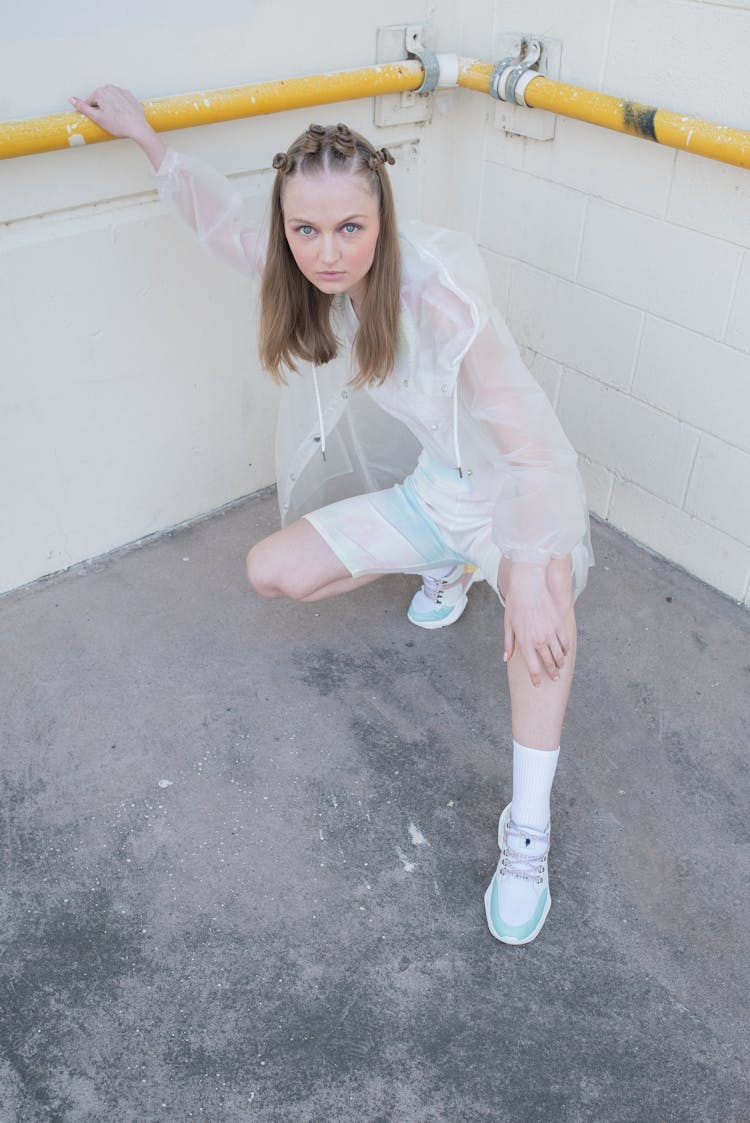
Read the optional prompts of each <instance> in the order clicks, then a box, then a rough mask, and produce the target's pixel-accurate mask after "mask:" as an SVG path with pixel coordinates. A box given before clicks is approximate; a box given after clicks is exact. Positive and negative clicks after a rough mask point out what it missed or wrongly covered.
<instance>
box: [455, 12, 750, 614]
mask: <svg viewBox="0 0 750 1123" xmlns="http://www.w3.org/2000/svg"><path fill="white" fill-rule="evenodd" d="M490 20H493V21H494V24H493V26H494V37H495V41H494V44H493V45H494V47H495V49H494V51H493V57H494V56H497V55H498V49H499V48H498V46H497V44H498V43H499V40H500V36H501V35H502V34H503V33H508V32H531V33H535V34H538V35H541V36H542V37H543V38H544V37H545V36H547V37H552V38H556V39H559V40H561V41H562V44H563V46H562V62H561V74H560V77H561V80H562V81H567V82H571V83H574V84H578V85H583V86H589V87H590V88H594V89H602V90H604V91H605V92H608V93H613V94H618V95H620V96H624V97H629V98H633V99H635V100H638V101H642V102H647V103H651V104H654V105H657V106H659V107H661V108H664V109H673V110H676V111H678V112H682V113H690V114H694V115H696V116H700V117H704V118H707V119H708V120H714V121H717V122H720V123H722V124H727V125H732V126H735V127H739V128H745V129H747V128H750V111H749V110H748V101H747V76H746V68H745V67H744V65H743V63H742V61H741V60H742V59H744V58H746V57H747V55H748V52H749V51H750V3H748V2H747V0H737V2H736V3H712V2H708V0H707V2H689V0H648V2H645V0H571V2H570V3H568V4H559V3H553V2H552V0H523V2H521V0H474V2H473V3H469V4H468V5H467V7H466V11H465V23H464V30H463V37H464V42H463V44H462V51H463V53H464V54H471V53H474V52H476V51H480V52H481V43H479V42H478V37H477V30H476V29H477V28H478V27H481V26H487V25H488V24H489V22H490ZM728 44H731V51H730V54H729V55H727V54H726V48H727V45H728ZM485 53H486V52H485ZM714 60H716V66H715V67H714V64H713V63H714ZM719 60H723V61H719ZM712 71H713V72H714V73H715V74H716V76H717V80H716V81H715V82H714V81H712V80H711V77H710V75H711V73H712ZM468 96H471V95H468ZM517 112H518V114H520V115H521V116H523V115H524V114H525V115H527V116H528V115H530V114H532V113H534V112H536V111H532V110H518V111H517ZM501 115H504V111H503V114H500V113H498V114H497V116H498V117H500V116H501ZM495 118H496V114H495V113H494V112H489V113H488V114H487V116H486V124H485V130H484V137H483V140H484V145H483V158H482V169H481V174H480V176H479V182H478V188H477V191H476V193H475V204H474V207H475V213H476V215H477V218H476V226H475V231H474V232H475V234H476V236H477V238H478V240H479V241H480V244H481V245H482V246H483V247H484V249H485V253H486V256H487V259H488V262H489V263H490V265H491V268H492V272H493V276H494V280H495V285H496V295H497V298H498V301H499V303H500V304H501V305H502V306H503V308H504V309H505V311H506V314H507V317H508V320H509V322H510V326H511V328H512V330H513V332H514V334H515V336H516V338H517V339H518V341H519V343H521V345H522V346H523V347H524V349H525V351H526V354H527V358H528V360H529V362H530V364H531V366H532V368H533V369H534V370H535V372H536V374H537V376H538V377H539V378H540V381H542V382H543V384H544V385H545V387H546V389H547V391H548V393H549V395H550V397H551V399H552V401H553V403H554V404H555V406H556V408H557V410H558V413H559V415H560V417H561V419H562V421H563V424H564V426H565V428H566V430H567V432H568V434H569V436H570V437H571V439H572V440H573V442H574V444H575V445H576V447H577V448H578V450H579V452H580V453H581V455H582V459H583V470H584V476H585V480H586V484H587V489H588V493H589V498H590V501H591V504H592V507H593V509H594V510H595V511H596V512H597V513H598V514H599V515H601V516H602V517H604V518H606V519H608V520H609V521H610V522H612V523H613V524H614V525H615V526H617V527H620V528H622V529H623V530H625V531H627V532H628V533H629V534H631V535H632V536H634V537H635V538H636V539H638V540H639V541H641V542H643V543H645V544H646V545H648V546H650V547H652V548H653V549H654V550H656V551H658V552H659V553H661V554H664V555H665V556H666V557H668V558H670V559H672V560H674V561H676V562H678V563H679V564H680V565H682V566H684V567H685V568H686V569H688V570H690V571H691V572H693V573H695V574H697V575H698V576H699V577H702V578H703V579H704V580H706V581H708V582H710V583H711V584H713V585H715V586H717V587H718V588H719V589H721V590H723V591H724V592H726V593H728V594H729V595H730V596H732V597H733V598H735V599H737V600H743V599H744V600H745V602H746V603H750V498H749V497H750V252H749V251H750V172H748V171H745V170H742V169H735V168H731V167H727V166H724V165H721V164H717V163H715V162H712V161H709V160H706V159H703V158H701V157H697V156H692V155H689V154H687V153H677V152H674V151H672V150H671V149H667V148H662V147H660V146H658V145H655V144H651V143H649V142H647V141H644V140H639V139H635V138H631V137H627V136H622V135H620V134H617V133H613V132H607V131H605V130H603V129H598V128H594V127H593V126H590V125H586V124H581V123H578V122H575V121H570V120H565V119H563V118H558V119H557V120H556V130H555V136H554V139H553V140H551V141H539V140H530V139H524V138H521V137H519V136H518V135H509V134H508V133H507V132H505V131H504V129H503V128H501V127H499V126H498V123H497V122H496V119H495ZM514 127H518V126H517V125H516V126H514ZM521 127H523V122H521Z"/></svg>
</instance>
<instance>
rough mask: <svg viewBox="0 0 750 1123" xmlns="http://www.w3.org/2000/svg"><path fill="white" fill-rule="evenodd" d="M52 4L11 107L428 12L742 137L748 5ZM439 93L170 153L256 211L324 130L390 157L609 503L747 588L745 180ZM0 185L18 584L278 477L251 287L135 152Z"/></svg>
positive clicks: (2, 58)
mask: <svg viewBox="0 0 750 1123" xmlns="http://www.w3.org/2000/svg"><path fill="white" fill-rule="evenodd" d="M47 8H48V11H47V12H43V11H41V12H40V9H39V6H38V5H37V6H35V8H34V11H33V17H32V15H31V14H30V13H29V14H28V15H26V14H24V13H23V12H22V11H20V10H19V9H16V11H15V12H14V13H12V14H11V16H10V21H6V26H5V28H4V32H5V34H4V38H3V41H2V43H0V68H2V70H3V71H4V74H5V75H6V81H5V82H4V88H5V90H6V91H7V92H6V93H4V94H3V95H0V116H2V117H4V118H15V117H22V116H34V115H37V114H42V113H48V112H55V111H58V110H59V111H63V110H65V109H67V97H68V95H69V94H70V93H79V94H86V93H88V92H89V91H90V90H91V89H93V88H94V87H95V86H96V85H98V84H99V83H101V82H105V81H112V82H116V83H120V84H123V85H128V86H130V87H131V88H133V89H134V90H135V92H136V93H137V94H138V95H139V96H140V97H152V96H159V95H162V94H167V93H177V92H180V91H189V90H194V89H200V88H211V87H219V86H224V85H231V84H235V83H242V82H246V81H252V80H259V81H260V80H269V79H273V78H278V77H282V76H285V75H293V74H303V73H311V72H315V71H318V70H325V69H333V68H335V69H338V68H341V67H344V66H357V65H364V64H367V63H369V62H371V61H372V60H373V58H374V52H375V40H376V28H377V27H378V26H382V25H385V24H395V23H400V22H409V23H417V22H423V21H425V20H426V19H429V21H430V23H431V24H432V25H433V26H434V27H435V29H436V32H437V46H438V48H439V49H440V50H445V51H453V50H456V51H460V52H461V53H462V54H465V55H471V56H475V57H482V58H491V57H495V56H496V55H497V53H498V45H499V43H500V38H501V36H502V35H503V34H504V33H507V32H512V31H531V32H535V33H539V34H541V35H542V36H545V35H546V36H551V37H554V38H557V39H560V40H561V41H562V44H563V48H562V73H561V77H562V78H563V80H567V81H572V82H576V83H579V84H582V85H589V86H591V87H594V88H603V89H605V90H607V91H610V92H613V93H619V94H623V95H625V96H629V97H633V98H635V99H637V100H640V101H646V102H648V101H651V102H653V103H655V104H658V105H660V106H663V107H665V108H674V109H677V110H679V111H682V112H693V113H695V114H697V115H700V116H704V117H707V118H710V119H715V120H718V121H720V122H723V123H727V124H732V125H737V126H740V127H748V125H750V120H748V118H747V111H746V97H745V86H746V82H745V77H744V67H743V65H742V63H741V61H740V60H742V59H743V58H744V57H745V56H746V55H747V47H748V46H750V3H749V2H748V0H743V2H740V0H737V3H733V4H729V3H726V4H724V3H709V2H705V3H704V2H692V0H649V2H648V3H646V2H643V0H571V2H570V3H569V4H567V5H560V4H557V3H555V4H553V3H552V2H551V0H524V2H523V3H521V2H520V0H466V2H465V3H464V4H463V5H462V6H461V7H460V9H459V7H458V6H456V5H453V4H450V3H449V2H448V0H437V2H436V3H428V0H419V2H418V3H417V4H415V5H412V6H411V7H410V8H409V9H408V10H406V11H405V10H404V9H403V6H402V5H400V4H396V2H395V0H383V2H382V3H381V4H380V5H379V6H378V7H377V9H375V8H372V9H371V10H370V9H368V10H362V9H354V10H353V9H352V7H351V5H348V4H346V3H344V2H343V0H321V2H320V3H319V4H316V5H302V4H300V5H297V4H295V5H293V6H290V5H278V4H271V3H270V2H266V0H255V2H254V3H253V2H247V0H244V2H243V3H242V4H240V3H239V2H238V0H217V3H215V4H214V5H212V6H211V7H210V9H206V8H205V6H204V5H200V4H198V2H197V0H187V2H185V0H181V3H180V4H179V5H178V4H177V3H176V2H173V3H171V4H170V3H166V4H160V5H151V4H147V3H146V2H145V0H137V2H135V3H133V4H131V5H129V6H128V7H127V9H123V11H124V12H126V14H125V15H122V16H116V15H115V16H113V15H111V14H110V13H109V12H106V11H104V10H103V9H102V8H101V6H100V5H94V4H91V3H89V2H87V0H72V2H71V4H69V5H67V6H66V7H65V8H60V7H59V6H53V5H52V4H48V5H47ZM292 8H293V17H294V18H293V21H292V22H290V11H291V10H292ZM42 29H43V30H42ZM332 29H339V31H337V33H336V34H335V35H334V34H332ZM728 44H732V51H731V54H730V53H728V48H727V45H728ZM707 59H708V60H713V59H716V60H721V61H720V62H718V63H717V68H719V69H720V73H721V81H720V82H717V83H716V84H715V86H712V85H711V83H710V82H709V81H708V80H707V79H706V78H705V74H706V69H707V68H706V60H707ZM732 59H736V60H737V62H736V64H734V63H733V62H732ZM709 69H710V68H709ZM435 102H436V104H435V107H434V114H433V120H432V123H431V124H430V125H429V126H426V127H423V126H419V125H412V126H408V125H403V126H400V127H391V128H387V129H376V128H375V127H374V125H373V123H372V121H373V106H372V102H371V101H364V102H358V103H351V104H349V105H346V106H330V107H327V108H321V109H318V110H313V111H304V112H297V113H288V114H284V115H281V116H275V117H267V118H257V119H254V120H251V121H245V122H233V123H227V124H223V125H214V126H209V127H204V128H198V129H193V130H189V131H185V132H182V133H176V134H172V135H171V136H169V137H168V138H167V139H168V140H169V141H171V143H173V144H175V145H176V146H179V147H180V148H182V149H183V150H185V151H190V152H194V153H197V154H199V155H201V156H203V157H205V158H206V159H208V160H210V161H211V162H213V163H214V164H215V165H216V166H218V167H219V168H220V169H222V170H223V171H225V172H226V173H228V174H229V175H231V176H232V177H233V178H234V179H235V182H236V184H237V186H238V187H239V189H240V190H241V191H242V193H243V194H244V195H245V196H246V197H247V200H248V209H249V212H250V213H254V214H255V215H256V216H257V215H259V214H260V213H261V212H262V209H263V207H264V205H265V198H266V194H267V189H268V183H269V174H268V167H269V163H270V159H271V157H272V155H273V153H274V152H275V151H277V150H278V149H279V148H280V147H284V146H285V145H286V144H287V143H288V141H289V139H290V138H291V137H293V136H294V135H295V134H296V133H297V132H298V131H300V130H301V128H303V127H304V126H305V125H306V124H307V123H308V122H309V121H310V120H313V119H317V120H322V121H336V120H341V119H345V120H347V121H348V122H349V123H350V124H351V125H352V126H353V127H355V128H359V129H361V130H362V131H364V132H366V133H368V134H369V135H371V136H373V137H377V138H378V139H379V140H382V142H383V143H387V144H389V145H390V146H391V147H393V148H394V149H395V150H397V154H398V155H399V157H400V159H399V162H398V164H397V168H396V172H395V185H396V190H397V195H398V196H399V200H400V206H401V211H402V213H405V214H414V215H417V216H421V217H423V218H425V219H427V220H428V221H435V222H442V223H445V224H448V225H453V226H456V227H460V228H463V229H467V230H470V231H471V232H472V233H473V234H474V235H475V236H476V237H477V238H478V240H479V242H480V244H481V245H482V246H483V249H484V252H485V256H486V259H487V262H488V265H489V267H490V272H491V275H492V278H493V283H494V285H495V291H496V296H497V299H498V303H499V304H500V305H501V307H502V308H503V309H504V310H505V312H506V314H507V316H508V319H509V322H510V324H511V327H512V329H513V331H514V333H515V335H516V337H517V338H518V340H519V342H520V343H521V345H522V347H523V348H524V350H525V352H526V355H527V358H528V360H529V362H530V364H531V366H532V368H533V369H534V371H535V373H536V374H537V377H538V378H539V379H540V381H541V382H542V383H543V385H544V386H545V388H546V389H547V391H548V393H549V394H550V397H551V398H552V400H553V402H554V404H555V406H556V408H557V409H558V411H559V413H560V416H561V417H562V419H563V422H564V424H565V427H566V429H567V431H568V432H569V434H570V436H571V438H572V439H573V441H574V443H575V444H576V446H577V447H578V449H579V451H580V453H581V454H582V457H583V467H584V474H585V478H586V483H587V487H588V490H589V496H590V500H591V503H592V507H593V509H594V510H595V511H596V512H597V513H599V514H600V515H602V516H603V517H604V518H607V519H609V520H610V521H612V522H613V523H614V524H615V525H616V526H619V527H621V528H623V529H624V530H626V531H627V532H628V533H630V534H632V535H633V536H635V537H636V538H637V539H639V540H640V541H642V542H644V543H646V544H647V545H649V546H651V547H652V548H654V549H655V550H657V551H659V552H660V553H662V554H664V555H665V556H667V557H668V558H671V559H673V560H674V561H676V562H678V563H679V564H681V565H683V566H685V567H686V568H687V569H689V570H691V571H692V572H694V573H696V574H697V575H698V576H700V577H702V578H703V579H705V580H706V581H708V582H710V583H712V584H714V585H716V586H717V587H718V588H720V589H722V590H724V591H725V592H727V593H728V594H729V595H731V596H732V597H734V598H736V599H738V600H741V599H745V600H746V601H747V602H748V603H750V517H749V510H750V504H749V503H748V500H747V495H748V494H749V493H750V487H749V486H748V485H750V425H748V423H747V417H748V406H749V405H750V327H748V324H750V316H749V315H748V312H750V253H749V252H748V250H750V217H748V216H750V206H748V203H750V172H746V171H741V170H736V169H732V168H727V167H724V166H722V165H718V164H714V163H712V162H710V161H707V160H704V159H701V158H699V157H693V156H689V155H687V154H683V153H680V154H677V153H675V152H673V151H672V150H669V149H665V148H661V147H659V146H657V145H653V144H649V143H648V142H646V141H641V140H637V139H634V138H630V137H624V136H620V135H618V134H614V133H608V132H606V131H604V130H601V129H596V128H594V127H593V126H588V125H584V124H579V123H575V122H571V121H565V120H564V119H562V118H559V119H557V122H556V132H555V137H554V139H553V140H552V141H532V140H525V139H521V138H519V137H517V136H512V135H508V134H507V133H506V132H505V131H504V130H503V129H502V128H500V127H497V125H496V116H497V114H496V110H495V107H494V105H493V104H492V103H490V102H489V100H488V99H486V98H483V97H482V96H480V95H478V94H472V93H469V92H465V91H461V92H458V91H456V92H451V93H441V94H439V95H438V96H437V97H436V99H435ZM519 112H521V113H523V112H524V111H519ZM528 112H531V111H528ZM0 174H1V175H2V193H1V195H0V223H2V224H4V225H1V226H0V307H2V309H3V313H2V315H3V338H4V347H3V363H2V409H1V410H0V511H2V516H3V535H2V538H0V591H2V590H4V589H8V588H12V587H14V586H16V585H19V584H22V583H24V582H27V581H30V580H32V579H34V578H35V577H38V576H40V575H43V574H46V573H50V572H54V571H56V570H58V569H61V568H64V567H66V566H68V565H70V564H72V563H74V562H76V561H79V560H81V559H84V558H87V557H91V556H94V555H96V554H100V553H102V552H104V551H106V550H109V549H111V548H113V547H116V546H118V545H122V544H124V543H126V542H128V541H132V540H135V539H138V538H139V537H142V536H144V535H146V534H149V533H151V532H153V531H158V530H162V529H165V528H167V527H169V526H172V525H175V524H177V523H179V522H180V521H182V520H185V519H188V518H191V517H193V516H195V515H197V514H200V513H202V512H205V511H209V510H211V509H213V508H215V507H218V506H220V505H221V504H223V503H226V502H228V501H230V500H231V499H233V498H236V497H238V496H240V495H243V494H246V493H248V492H252V491H253V490H256V489H257V488H259V487H262V486H263V485H265V484H268V483H270V482H272V479H273V467H272V448H271V445H272V430H273V413H274V405H275V399H274V390H273V387H272V386H271V385H270V383H269V382H268V380H267V379H266V378H265V376H264V375H263V374H262V372H261V371H260V369H259V367H258V362H257V358H256V337H255V324H254V313H253V300H252V294H251V292H250V289H249V286H248V285H247V283H246V282H245V280H244V279H243V278H242V277H240V276H235V275H234V274H232V273H231V272H230V271H228V270H226V269H224V268H222V267H221V266H219V265H217V264H215V263H213V262H212V261H210V260H209V259H207V258H206V257H204V255H203V253H202V251H201V250H200V249H199V248H198V247H196V246H195V245H193V244H192V243H191V242H190V241H189V240H188V239H187V238H186V237H185V235H184V234H183V233H182V231H180V230H179V229H177V228H176V227H175V226H174V225H173V224H172V222H171V221H170V220H169V219H168V218H167V217H165V216H164V215H163V214H162V212H161V209H160V207H159V205H158V203H157V201H156V199H155V195H154V192H153V188H152V183H151V177H150V173H149V169H148V165H147V164H146V162H145V161H144V159H143V157H142V156H141V155H140V153H139V152H138V151H137V150H136V149H135V148H134V147H133V146H132V145H131V144H130V143H129V142H126V141H117V142H112V143H109V144H105V145H98V146H95V147H92V148H90V149H76V150H75V151H70V152H57V153H48V154H44V155H39V156H34V157H24V158H22V159H17V160H11V161H5V162H4V163H3V164H2V165H0Z"/></svg>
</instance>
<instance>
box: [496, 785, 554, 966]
mask: <svg viewBox="0 0 750 1123" xmlns="http://www.w3.org/2000/svg"><path fill="white" fill-rule="evenodd" d="M549 836H550V830H549V825H548V826H547V829H546V831H537V830H533V829H532V828H531V827H522V826H520V825H519V824H517V823H514V822H513V820H512V819H511V817H510V804H508V806H507V807H506V808H505V810H504V811H503V813H502V815H501V816H500V822H499V824H498V828H497V842H498V846H499V847H500V861H499V862H498V864H497V869H496V870H495V873H494V875H493V878H492V881H491V882H490V884H489V887H488V889H487V892H486V893H485V895H484V909H485V912H486V914H487V924H488V925H489V929H490V932H491V933H492V935H493V936H494V937H495V939H497V940H502V942H503V943H504V944H528V943H530V942H531V940H533V939H534V937H535V936H537V935H538V934H539V932H540V931H541V929H542V925H543V924H544V922H545V920H546V919H547V913H548V912H549V907H550V905H551V903H552V900H551V898H550V895H549V880H548V876H547V856H548V854H549Z"/></svg>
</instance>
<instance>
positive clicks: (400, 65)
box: [0, 59, 750, 168]
mask: <svg viewBox="0 0 750 1123" xmlns="http://www.w3.org/2000/svg"><path fill="white" fill-rule="evenodd" d="M492 72H493V65H492V63H486V62H481V61H478V60H476V59H460V60H459V75H458V85H459V86H461V87H463V88H464V89H469V90H476V91H478V92H479V93H489V86H490V77H491V75H492ZM423 77H424V71H423V68H422V65H421V63H420V62H417V61H416V60H413V59H412V60H409V61H404V62H395V63H382V64H381V65H379V66H367V67H362V68H361V69H359V70H342V71H338V72H335V73H331V74H317V75H312V76H309V77H303V78H288V79H284V80H281V81H277V82H261V83H257V84H255V85H250V86H235V87H231V88H229V89H223V90H208V91H206V92H203V93H194V94H182V95H179V96H176V97H165V98H154V99H152V100H149V101H145V102H144V103H143V106H144V109H145V111H146V116H147V118H148V120H149V121H150V123H151V124H152V125H153V127H154V128H155V129H156V130H157V132H164V131H167V130H170V129H185V128H189V127H191V126H193V125H207V124H213V123H214V122H216V121H233V120H236V119H238V118H241V117H256V116H260V115H261V114H264V113H278V112H281V111H282V110H288V109H302V108H305V107H309V106H313V105H325V104H332V103H335V102H339V101H352V100H354V99H357V98H365V97H377V96H378V95H380V94H392V93H399V92H404V91H407V90H416V89H418V88H419V87H420V85H421V84H422V80H423ZM524 98H525V101H526V104H527V105H528V106H530V107H533V108H535V109H547V110H549V111H550V112H552V113H557V114H559V115H561V116H564V117H574V118H575V119H576V120H579V121H588V122H590V123H591V124H595V125H601V126H603V127H604V128H607V129H615V130H616V131H618V132H624V133H630V134H632V135H634V136H640V137H645V138H646V139H648V140H654V141H656V142H657V143H659V144H665V145H669V146H670V147H672V148H680V149H683V150H684V151H686V152H694V153H696V154H698V155H700V156H708V157H710V158H712V159H714V160H720V161H722V162H723V163H725V164H734V165H736V166H737V167H742V168H750V133H748V132H744V131H743V130H741V129H731V128H728V127H727V126H725V125H715V124H712V123H711V122H709V121H703V120H701V119H700V118H699V117H687V116H683V115H682V114H679V113H671V112H669V111H668V110H665V109H657V108H655V107H654V106H650V105H641V104H640V103H639V102H633V101H627V100H625V99H624V98H618V97H613V96H612V95H610V94H601V93H597V92H596V91H595V90H586V89H583V88H582V87H580V86H570V85H566V84H565V83H563V82H553V81H552V80H551V79H549V78H545V77H543V76H542V75H539V76H537V77H535V78H532V79H531V81H530V82H529V83H528V85H527V86H526V89H525V91H524ZM111 139H112V137H111V136H110V135H109V133H106V132H104V130H103V129H100V128H99V126H98V125H95V124H94V123H93V121H90V120H89V119H88V118H87V117H84V116H83V115H82V114H80V113H74V112H70V113H57V114H54V115H52V116H48V117H36V118H30V119H28V120H22V121H6V122H4V123H0V159H5V158H7V157H10V156H28V155H31V154H33V153H35V152H49V151H53V150H54V149H59V148H68V147H74V146H75V145H79V144H98V143H99V142H100V141H105V140H111Z"/></svg>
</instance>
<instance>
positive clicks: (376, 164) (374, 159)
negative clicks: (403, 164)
mask: <svg viewBox="0 0 750 1123" xmlns="http://www.w3.org/2000/svg"><path fill="white" fill-rule="evenodd" d="M395 163H396V159H395V157H394V156H393V155H392V154H391V153H390V152H389V151H388V149H387V148H378V149H377V150H376V151H375V152H373V154H372V156H371V157H370V159H369V160H368V161H367V166H368V167H369V168H370V170H371V171H373V172H375V171H377V170H378V168H382V166H383V165H384V164H395Z"/></svg>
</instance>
